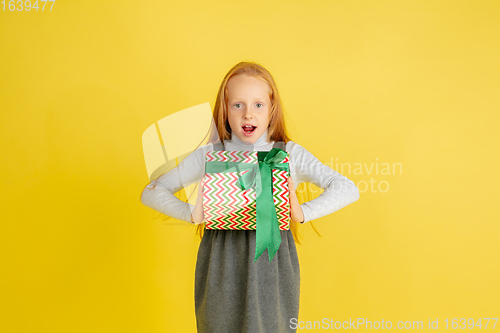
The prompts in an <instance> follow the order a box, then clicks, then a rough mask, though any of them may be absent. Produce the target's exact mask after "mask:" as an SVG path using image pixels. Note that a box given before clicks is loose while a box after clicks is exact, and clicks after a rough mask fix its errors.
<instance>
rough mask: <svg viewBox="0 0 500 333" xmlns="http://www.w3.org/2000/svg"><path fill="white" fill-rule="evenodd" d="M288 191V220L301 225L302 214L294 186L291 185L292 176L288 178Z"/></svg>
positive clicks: (302, 220)
mask: <svg viewBox="0 0 500 333" xmlns="http://www.w3.org/2000/svg"><path fill="white" fill-rule="evenodd" d="M288 190H289V191H290V218H291V219H292V221H293V222H298V223H303V222H304V213H303V212H302V208H301V207H300V204H299V199H297V194H295V186H294V185H293V180H292V176H290V177H288Z"/></svg>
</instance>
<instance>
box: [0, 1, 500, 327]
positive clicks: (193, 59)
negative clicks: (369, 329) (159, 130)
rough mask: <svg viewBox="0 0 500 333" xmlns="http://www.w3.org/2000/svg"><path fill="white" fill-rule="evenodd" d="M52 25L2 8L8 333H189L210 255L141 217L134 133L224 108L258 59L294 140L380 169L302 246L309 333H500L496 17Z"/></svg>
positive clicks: (177, 228) (236, 11)
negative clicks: (455, 325)
mask: <svg viewBox="0 0 500 333" xmlns="http://www.w3.org/2000/svg"><path fill="white" fill-rule="evenodd" d="M2 6H3V5H2ZM0 8H1V7H0ZM47 8H48V5H47ZM47 8H46V10H45V11H43V12H42V11H40V10H39V11H38V12H35V11H33V10H31V11H29V12H10V11H8V9H7V11H3V8H2V11H0V43H1V44H0V46H1V52H0V111H1V122H0V126H1V131H0V133H1V134H0V144H1V161H0V162H1V176H0V182H1V183H0V184H1V189H2V192H1V193H2V194H1V220H2V223H1V226H2V227H1V228H2V230H1V232H0V237H1V238H0V244H1V247H2V248H1V253H2V265H1V266H2V273H1V275H0V276H1V279H2V281H1V299H2V307H3V309H1V311H0V332H6V333H11V332H72V333H76V332H82V333H83V332H85V333H88V332H195V330H196V329H195V327H196V326H195V325H196V323H195V316H194V298H193V292H194V267H195V266H194V265H195V260H196V251H197V246H198V244H199V240H197V239H195V238H194V228H193V227H191V226H189V225H187V224H185V225H183V224H179V223H177V224H175V225H171V224H168V223H167V222H163V221H162V220H161V219H154V217H155V216H157V214H156V212H154V211H153V210H151V209H149V208H148V207H145V206H144V205H142V204H141V202H140V199H139V196H140V194H141V191H142V189H143V187H144V186H145V185H146V183H147V182H148V177H147V172H146V168H145V163H144V158H143V153H142V143H141V135H142V133H143V131H144V130H145V129H146V128H147V127H148V126H150V125H151V124H153V123H154V122H156V121H158V120H159V119H162V118H164V117H165V116H167V115H169V114H172V113H174V112H176V111H178V110H182V109H185V108H188V107H190V106H193V105H198V104H201V103H205V102H210V104H211V105H212V107H213V102H214V100H215V95H216V92H217V89H218V86H219V84H220V82H221V80H222V78H223V76H224V75H225V73H226V72H227V71H228V70H229V69H230V68H231V67H232V66H233V65H234V64H236V63H237V62H239V61H243V60H249V61H256V62H259V63H261V64H262V65H264V66H265V67H266V68H268V69H269V70H270V71H271V73H272V74H273V76H274V77H275V79H276V81H277V84H278V87H279V89H280V92H281V94H282V98H283V101H284V105H285V108H286V111H287V119H288V125H289V130H290V132H291V135H292V139H293V140H294V141H296V142H298V143H299V144H301V145H302V146H304V147H305V148H307V149H308V150H309V151H310V152H311V153H313V154H314V155H315V156H316V157H318V158H319V159H320V160H321V161H322V162H324V163H329V162H330V161H333V163H348V164H351V165H352V166H353V167H354V164H355V163H361V164H366V166H367V167H368V169H369V168H370V166H371V165H373V166H374V168H373V169H372V170H371V172H368V170H366V169H365V168H364V167H363V172H361V173H357V174H356V173H355V172H354V170H352V171H351V172H345V171H344V172H343V174H344V175H345V176H347V177H348V178H350V179H352V180H353V181H354V182H355V183H356V184H359V187H360V190H362V191H361V198H360V200H359V201H357V202H356V203H354V204H353V205H350V206H348V207H346V208H344V209H342V210H340V211H338V212H336V213H334V214H331V215H329V216H326V217H323V218H321V219H319V220H316V221H315V222H316V226H317V227H318V229H319V232H320V233H321V234H322V237H318V236H317V235H316V234H315V233H314V232H313V231H312V229H311V228H310V227H309V226H307V227H306V228H304V230H303V234H304V237H305V241H304V242H303V245H300V246H298V251H299V258H300V264H301V279H302V280H301V303H300V316H299V320H302V321H304V322H305V321H312V320H322V318H332V319H335V320H341V321H343V320H349V318H352V319H355V318H367V319H369V320H372V321H377V320H378V321H380V320H382V319H384V320H385V321H387V320H390V321H391V322H392V323H393V326H395V325H396V323H397V321H399V320H403V321H413V320H421V321H423V323H424V327H425V329H427V325H428V320H429V318H431V319H432V320H436V318H439V320H440V324H439V325H440V326H439V328H440V329H441V330H444V329H445V323H444V319H446V318H449V320H450V321H451V319H452V318H474V319H475V320H477V319H479V318H484V317H497V318H498V317H500V306H499V305H498V304H499V297H500V287H499V284H498V281H499V280H500V268H499V266H498V259H499V254H500V246H499V236H500V227H499V224H498V222H499V218H498V216H499V209H498V207H499V206H498V199H500V198H499V195H498V185H499V176H498V168H499V167H500V161H499V155H498V153H499V142H500V137H499V134H498V124H499V113H498V111H499V110H500V102H499V99H498V92H499V91H500V67H499V65H498V64H499V59H500V42H499V38H498V37H499V34H500V4H499V2H497V1H494V0H491V1H456V0H453V1H452V0H450V1H399V0H398V1H270V2H269V1H245V2H237V1H223V2H217V3H216V2H210V1H194V2H181V1H176V2H174V1H142V2H141V1H135V2H130V1H78V2H77V1H61V0H58V1H56V3H55V4H54V7H53V9H52V11H48V10H47ZM383 163H389V164H391V165H392V164H396V163H401V166H402V172H401V173H399V172H397V173H396V174H392V173H391V174H389V175H384V174H381V173H380V172H379V173H378V174H377V173H375V166H377V165H378V166H379V168H380V169H381V168H382V167H383ZM333 167H334V168H335V165H333ZM338 171H339V172H340V170H338ZM370 181H372V182H373V184H374V186H377V184H380V183H382V182H383V181H385V182H386V183H387V184H389V186H390V187H389V190H388V191H386V192H385V193H384V192H381V191H378V189H377V188H376V187H375V188H374V190H372V189H370V188H368V189H365V185H362V184H368V185H370V183H369V182H370ZM384 184H385V183H384ZM450 329H451V328H450ZM477 329H478V328H477ZM483 329H484V327H483ZM488 329H489V330H492V322H490V326H489V327H488ZM496 329H497V330H498V329H500V323H497V325H496ZM303 331H308V330H303Z"/></svg>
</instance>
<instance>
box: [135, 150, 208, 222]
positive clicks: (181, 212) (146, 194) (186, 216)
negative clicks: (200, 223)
mask: <svg viewBox="0 0 500 333" xmlns="http://www.w3.org/2000/svg"><path fill="white" fill-rule="evenodd" d="M212 149H213V146H212V145H211V144H209V145H205V146H202V147H199V148H198V149H196V150H195V151H194V152H192V153H191V154H189V155H188V156H186V158H184V159H183V160H182V161H181V163H179V165H178V166H177V167H175V168H173V169H172V170H170V171H169V172H167V173H164V174H163V175H161V176H160V177H158V178H157V179H156V180H153V181H152V182H151V183H149V185H148V186H146V188H145V189H144V191H142V194H141V202H142V203H143V204H144V205H145V206H147V207H149V208H152V209H154V210H156V211H158V212H160V213H162V214H165V215H167V216H171V217H173V218H175V219H178V220H181V221H186V222H189V223H192V222H191V212H192V211H193V209H194V205H192V204H190V203H189V202H184V201H182V200H180V199H179V198H177V197H176V196H175V195H174V194H175V193H177V192H178V191H180V190H181V189H183V188H185V187H187V186H189V185H191V184H193V183H195V182H199V181H200V180H201V178H202V177H203V174H204V172H205V154H206V152H207V151H209V150H212Z"/></svg>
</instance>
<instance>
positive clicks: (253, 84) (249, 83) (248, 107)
mask: <svg viewBox="0 0 500 333" xmlns="http://www.w3.org/2000/svg"><path fill="white" fill-rule="evenodd" d="M227 90H228V101H227V112H228V114H227V116H228V122H229V126H231V132H232V135H236V137H238V139H240V140H242V141H243V142H246V143H247V144H253V143H255V141H257V140H258V139H259V138H260V137H261V136H262V134H264V132H265V131H266V129H267V126H268V125H269V116H270V112H271V100H270V99H269V95H270V93H271V87H270V86H269V84H268V83H267V82H266V81H264V80H262V79H260V78H256V77H253V76H249V75H246V74H239V75H236V76H233V77H232V78H230V79H229V81H228V82H227ZM245 125H249V126H251V127H244V126H245Z"/></svg>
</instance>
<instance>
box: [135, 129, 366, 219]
mask: <svg viewBox="0 0 500 333" xmlns="http://www.w3.org/2000/svg"><path fill="white" fill-rule="evenodd" d="M273 144H274V141H270V142H268V141H267V130H266V132H264V134H263V135H262V136H261V137H260V138H259V139H257V141H256V142H255V143H254V144H248V143H246V142H244V141H242V140H240V139H239V138H238V137H237V136H236V135H233V136H232V139H231V140H225V141H224V147H225V150H228V151H270V150H271V149H272V147H273ZM213 150H214V149H213V144H211V143H209V144H207V145H204V146H201V147H199V148H198V149H196V150H195V151H194V152H192V153H191V154H189V155H188V156H187V157H186V158H185V159H184V160H183V161H182V162H181V163H179V165H178V166H177V167H176V168H174V169H172V170H170V171H169V172H167V173H165V174H163V175H161V176H160V177H158V178H157V179H156V180H153V181H152V182H151V183H150V184H149V185H148V186H147V187H146V188H145V189H144V191H143V192H142V195H141V202H142V203H143V204H144V205H146V206H148V207H150V208H152V209H154V210H156V211H158V212H160V213H162V214H165V215H167V216H171V217H173V218H175V219H178V220H182V221H186V222H189V223H192V222H191V212H192V211H193V209H194V205H192V204H190V203H188V202H184V201H181V200H179V198H177V197H176V196H175V195H174V194H175V193H176V192H178V191H179V190H181V189H182V188H183V187H187V186H189V185H191V184H193V183H195V182H199V181H200V180H201V178H202V177H203V175H204V173H205V154H206V153H207V152H208V151H213ZM286 151H287V152H288V153H289V168H290V176H291V177H292V180H293V184H294V186H295V188H297V187H298V186H299V185H300V184H301V183H303V182H309V183H313V184H314V185H316V186H318V187H320V188H322V189H323V190H324V192H323V193H321V194H320V195H319V197H317V198H315V199H313V200H311V201H308V202H304V203H303V204H301V205H300V207H301V208H302V212H303V214H304V221H303V222H302V223H306V222H309V221H312V220H315V219H318V218H320V217H323V216H326V215H328V214H331V213H333V212H335V211H337V210H339V209H341V208H344V207H345V206H347V205H350V204H351V203H353V202H355V201H356V200H358V199H359V190H358V188H357V187H356V185H355V184H354V182H353V181H352V180H350V179H348V178H347V177H345V176H343V175H341V174H340V173H338V172H337V171H335V170H333V169H331V168H330V167H328V166H327V165H325V164H323V163H321V162H320V161H319V160H318V159H317V158H316V157H315V156H314V155H313V154H311V153H310V152H309V151H308V150H307V149H305V148H304V147H302V146H301V145H299V144H298V143H296V142H293V141H288V142H287V144H286ZM153 185H155V186H153Z"/></svg>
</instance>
